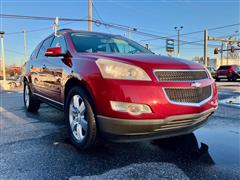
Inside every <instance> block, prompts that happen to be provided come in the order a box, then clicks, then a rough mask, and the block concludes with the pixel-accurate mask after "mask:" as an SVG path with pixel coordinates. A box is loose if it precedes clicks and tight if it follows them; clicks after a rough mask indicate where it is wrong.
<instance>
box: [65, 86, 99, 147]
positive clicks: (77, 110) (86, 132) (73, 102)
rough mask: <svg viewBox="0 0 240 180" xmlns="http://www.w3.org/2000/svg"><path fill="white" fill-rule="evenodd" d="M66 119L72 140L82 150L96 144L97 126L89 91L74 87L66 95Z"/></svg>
mask: <svg viewBox="0 0 240 180" xmlns="http://www.w3.org/2000/svg"><path fill="white" fill-rule="evenodd" d="M64 114H65V119H66V121H67V126H68V131H69V135H70V140H71V142H72V143H73V144H74V145H75V146H76V147H77V148H79V149H80V150H84V149H87V148H90V147H91V146H93V145H95V144H96V139H97V126H96V120H95V115H94V112H93V108H92V106H91V104H90V101H89V97H88V95H87V93H86V92H85V91H84V90H83V89H82V88H81V87H74V88H72V89H71V90H70V91H69V92H68V94H67V97H66V105H65V113H64Z"/></svg>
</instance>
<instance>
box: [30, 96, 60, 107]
mask: <svg viewBox="0 0 240 180" xmlns="http://www.w3.org/2000/svg"><path fill="white" fill-rule="evenodd" d="M33 94H34V95H37V96H39V97H41V98H44V99H47V100H49V101H52V102H55V103H57V104H60V105H62V106H63V105H64V104H63V103H60V102H57V101H55V100H53V99H50V98H48V97H45V96H43V95H41V94H38V93H33Z"/></svg>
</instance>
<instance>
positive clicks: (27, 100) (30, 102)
mask: <svg viewBox="0 0 240 180" xmlns="http://www.w3.org/2000/svg"><path fill="white" fill-rule="evenodd" d="M23 102H24V106H25V109H26V110H27V112H37V111H38V109H39V108H40V101H39V100H37V99H34V98H33V96H32V92H31V89H30V87H29V84H28V82H27V81H25V82H24V88H23Z"/></svg>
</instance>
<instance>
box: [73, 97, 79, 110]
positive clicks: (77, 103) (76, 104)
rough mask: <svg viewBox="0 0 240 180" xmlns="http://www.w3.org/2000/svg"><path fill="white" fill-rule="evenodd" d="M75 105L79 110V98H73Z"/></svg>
mask: <svg viewBox="0 0 240 180" xmlns="http://www.w3.org/2000/svg"><path fill="white" fill-rule="evenodd" d="M73 105H74V107H75V108H77V109H79V97H78V96H73Z"/></svg>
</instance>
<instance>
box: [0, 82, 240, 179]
mask: <svg viewBox="0 0 240 180" xmlns="http://www.w3.org/2000/svg"><path fill="white" fill-rule="evenodd" d="M224 83H226V84H224ZM233 83H235V84H233ZM225 85H226V86H225ZM218 87H219V98H220V99H225V98H229V97H232V96H237V95H240V92H239V82H237V83H236V82H231V84H229V83H227V82H221V83H218ZM0 179H24V180H25V179H71V180H78V179H87V180H88V179H124V180H125V179H154V180H155V179H204V180H205V179H236V180H238V179H240V110H239V108H236V107H232V106H231V105H229V106H224V105H219V108H218V110H217V111H216V113H215V114H214V115H213V116H211V117H210V118H209V122H208V124H206V125H205V126H204V127H202V128H200V129H198V130H197V131H195V132H194V133H192V134H189V135H185V136H181V137H175V138H169V139H162V140H155V141H144V142H137V143H109V142H105V143H104V144H102V145H99V146H98V147H95V148H94V149H91V150H88V151H86V152H82V151H79V150H77V149H76V148H75V147H74V146H73V145H71V144H70V142H69V140H68V137H67V133H66V127H65V124H64V118H63V113H62V112H61V111H58V110H56V109H54V108H52V107H50V106H48V105H45V104H42V105H41V108H40V110H39V112H38V113H36V114H31V113H26V112H25V110H24V107H23V101H22V92H21V90H20V89H18V90H15V91H7V92H4V91H2V92H0Z"/></svg>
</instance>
